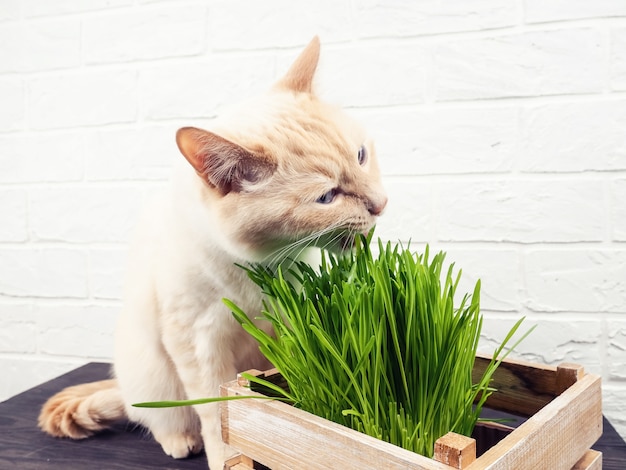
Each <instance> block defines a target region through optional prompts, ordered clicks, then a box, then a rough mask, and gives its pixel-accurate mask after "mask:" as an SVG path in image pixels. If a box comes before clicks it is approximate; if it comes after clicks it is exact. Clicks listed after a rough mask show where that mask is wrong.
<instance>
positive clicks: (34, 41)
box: [0, 20, 80, 73]
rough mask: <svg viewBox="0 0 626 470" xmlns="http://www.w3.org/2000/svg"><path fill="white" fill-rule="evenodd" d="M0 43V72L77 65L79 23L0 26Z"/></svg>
mask: <svg viewBox="0 0 626 470" xmlns="http://www.w3.org/2000/svg"><path fill="white" fill-rule="evenodd" d="M0 44H2V48H0V73H3V72H4V73H6V72H33V71H38V70H50V69H59V68H68V67H76V66H78V65H79V64H80V22H79V21H77V20H62V21H46V22H41V21H36V22H26V23H25V24H22V23H18V22H12V23H9V24H5V25H0Z"/></svg>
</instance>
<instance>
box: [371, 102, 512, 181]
mask: <svg viewBox="0 0 626 470" xmlns="http://www.w3.org/2000/svg"><path fill="white" fill-rule="evenodd" d="M360 117H361V121H363V123H364V124H365V127H366V128H367V129H368V130H369V131H370V133H371V134H372V135H373V136H374V138H375V139H376V148H377V150H378V155H379V160H380V162H381V166H382V167H383V170H384V172H385V174H392V175H435V174H464V173H493V172H506V171H510V170H512V169H513V166H514V164H515V162H516V160H517V158H518V156H517V154H518V147H519V144H518V134H519V130H518V121H519V112H518V110H517V109H515V108H471V109H465V108H456V107H455V108H445V109H421V108H417V109H405V108H398V109H392V110H385V111H379V110H367V112H366V113H361V114H360Z"/></svg>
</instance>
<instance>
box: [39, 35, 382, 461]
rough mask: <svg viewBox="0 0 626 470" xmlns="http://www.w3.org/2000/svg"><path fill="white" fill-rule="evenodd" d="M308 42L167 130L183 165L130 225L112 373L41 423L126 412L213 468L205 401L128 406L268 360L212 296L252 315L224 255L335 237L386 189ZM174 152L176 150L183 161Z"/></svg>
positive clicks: (64, 395) (219, 456) (86, 432)
mask: <svg viewBox="0 0 626 470" xmlns="http://www.w3.org/2000/svg"><path fill="white" fill-rule="evenodd" d="M319 47H320V46H319V40H318V39H317V38H314V39H313V40H312V41H311V43H310V44H309V45H308V46H307V47H306V48H305V49H304V51H303V52H302V53H301V54H300V56H299V57H298V58H297V59H296V61H295V62H294V63H293V65H292V66H291V68H290V69H289V71H288V72H287V74H286V75H285V76H284V77H283V78H282V79H281V80H280V81H278V83H276V84H275V85H274V86H273V88H272V89H271V90H270V91H269V92H268V93H267V94H266V95H264V96H262V97H261V98H259V99H257V100H255V101H253V102H251V103H247V104H246V105H245V107H241V108H240V109H239V111H237V112H235V113H233V114H231V115H229V116H226V117H223V118H221V119H219V120H217V121H216V122H215V125H214V126H213V127H212V130H211V131H210V132H209V131H205V130H200V129H196V128H190V127H186V128H183V129H180V130H179V131H178V133H177V135H176V141H177V143H178V147H179V149H180V151H181V153H182V154H183V156H184V157H185V159H186V160H187V162H188V163H189V164H184V165H180V166H181V168H180V169H178V171H177V172H176V173H175V176H174V178H173V180H172V184H171V187H170V189H169V191H168V192H167V194H165V195H164V196H163V198H162V199H160V200H159V201H158V202H157V203H156V204H155V205H154V206H153V209H152V210H151V211H149V212H148V214H147V215H146V216H145V217H144V219H143V220H142V221H141V224H140V229H139V232H138V234H137V239H136V240H135V242H134V245H133V246H132V247H131V264H130V275H129V282H128V289H127V292H126V298H125V302H124V308H123V311H122V314H121V315H120V320H119V324H118V329H117V333H116V349H115V360H114V376H115V379H113V380H106V381H101V382H95V383H91V384H84V385H77V386H75V387H70V388H68V389H65V390H63V391H61V392H60V393H58V394H57V395H55V396H54V397H52V398H51V399H50V400H48V402H47V403H46V404H45V405H44V408H43V410H42V412H41V415H40V418H39V425H40V426H41V428H42V429H44V430H45V431H46V432H48V433H50V434H52V435H53V436H67V437H70V438H74V439H81V438H84V437H87V436H90V435H92V434H93V433H95V432H97V431H100V430H102V429H105V428H107V426H108V425H110V424H111V423H112V422H114V421H116V420H120V419H125V418H127V419H129V420H131V421H133V422H136V423H140V424H141V425H143V426H145V427H146V428H147V429H149V430H150V432H151V433H152V435H153V436H154V438H155V439H156V440H157V441H158V442H159V443H160V444H161V446H162V447H163V450H164V451H165V452H166V453H167V454H169V455H171V456H172V457H174V458H183V457H187V456H188V455H189V454H190V453H197V452H199V451H200V450H201V449H202V447H203V446H204V448H205V449H206V453H207V456H208V461H209V466H210V468H212V469H214V470H221V469H222V467H223V463H224V459H225V457H226V456H227V455H228V449H227V448H226V446H224V444H222V442H221V433H220V419H219V410H218V407H217V405H201V406H197V407H194V408H190V407H187V408H169V409H139V408H133V407H131V404H132V403H137V402H144V401H154V400H165V399H167V400H172V399H186V398H200V397H207V396H215V395H217V394H218V390H219V385H220V384H221V383H223V382H226V381H229V380H232V379H233V378H234V377H235V375H236V373H237V372H239V371H242V370H246V369H250V368H259V369H262V368H267V367H268V364H267V363H266V360H265V359H264V358H263V357H262V356H261V355H260V353H259V350H258V347H257V345H256V343H255V342H254V340H252V339H251V338H250V337H248V336H247V334H246V333H244V331H243V330H242V329H241V328H240V326H239V324H238V323H237V322H236V321H235V320H234V319H233V317H232V315H231V313H230V312H229V310H228V309H227V308H226V307H225V306H224V304H223V303H222V298H224V297H226V298H230V299H232V300H234V301H235V303H236V304H238V305H239V306H241V307H242V308H243V309H244V310H245V311H247V312H254V311H259V309H260V306H261V297H260V293H259V290H258V288H257V287H256V286H255V285H253V284H252V282H251V281H250V280H249V279H248V278H247V276H246V273H245V272H244V271H243V270H242V269H240V268H239V267H237V266H235V263H239V264H242V263H246V262H249V261H264V262H276V261H277V260H280V259H282V258H283V257H284V255H285V254H287V253H291V254H293V253H297V252H299V251H301V249H302V247H303V246H304V245H317V246H321V245H329V244H335V245H337V246H339V247H341V246H342V245H345V244H346V243H349V240H350V237H353V236H354V233H357V232H365V231H367V230H369V229H370V228H371V227H372V226H373V225H374V223H375V221H376V218H377V216H378V215H379V214H380V213H381V212H382V211H383V209H384V207H385V205H386V203H387V197H386V195H385V192H384V190H383V187H382V185H381V181H380V174H379V169H378V165H377V162H376V156H375V153H374V147H373V145H372V142H371V141H370V140H368V138H367V136H366V134H365V132H364V131H363V130H362V129H361V128H360V127H359V126H358V125H357V124H356V123H355V122H354V121H352V120H351V119H349V118H348V117H347V116H346V115H345V114H344V113H343V112H342V111H341V110H339V109H337V108H335V107H332V106H330V105H328V104H325V103H323V102H321V101H319V100H318V99H317V97H316V96H315V94H314V93H313V91H312V81H313V76H314V73H315V69H316V67H317V62H318V57H319ZM181 161H182V159H181Z"/></svg>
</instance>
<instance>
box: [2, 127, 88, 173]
mask: <svg viewBox="0 0 626 470" xmlns="http://www.w3.org/2000/svg"><path fill="white" fill-rule="evenodd" d="M86 144H87V142H86V140H85V138H84V135H82V134H81V133H73V132H72V133H68V134H39V133H36V134H28V135H27V134H6V135H0V183H35V182H67V181H79V180H81V179H82V178H83V173H84V163H83V158H84V155H88V154H89V153H90V152H89V150H91V149H88V147H87V146H86Z"/></svg>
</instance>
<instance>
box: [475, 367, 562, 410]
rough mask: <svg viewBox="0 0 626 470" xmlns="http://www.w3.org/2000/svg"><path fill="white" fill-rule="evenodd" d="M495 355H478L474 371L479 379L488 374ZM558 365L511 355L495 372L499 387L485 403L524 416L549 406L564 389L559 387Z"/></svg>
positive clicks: (493, 384) (496, 386) (495, 383)
mask: <svg viewBox="0 0 626 470" xmlns="http://www.w3.org/2000/svg"><path fill="white" fill-rule="evenodd" d="M490 361H491V356H486V355H477V356H476V361H475V362H474V369H473V371H472V380H473V381H474V382H475V383H476V382H478V381H479V380H480V377H482V375H483V374H484V372H485V370H486V368H487V366H488V364H489V362H490ZM556 370H557V369H556V367H553V366H544V365H539V364H532V363H529V362H525V361H518V360H513V359H507V360H506V361H504V362H502V363H501V364H500V366H499V367H498V369H496V371H495V373H494V374H493V379H492V382H491V384H490V386H491V387H493V388H495V389H496V390H497V392H496V393H492V394H491V396H490V397H489V398H488V399H487V402H486V403H485V406H488V407H489V408H493V409H494V410H500V411H505V412H507V413H513V414H517V415H520V416H526V417H528V416H532V415H533V414H535V413H536V412H537V411H539V410H540V409H541V408H543V407H544V406H546V405H547V404H548V403H550V401H552V400H553V399H554V398H555V397H556V396H558V395H559V393H560V392H561V390H558V389H557V384H556Z"/></svg>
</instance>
